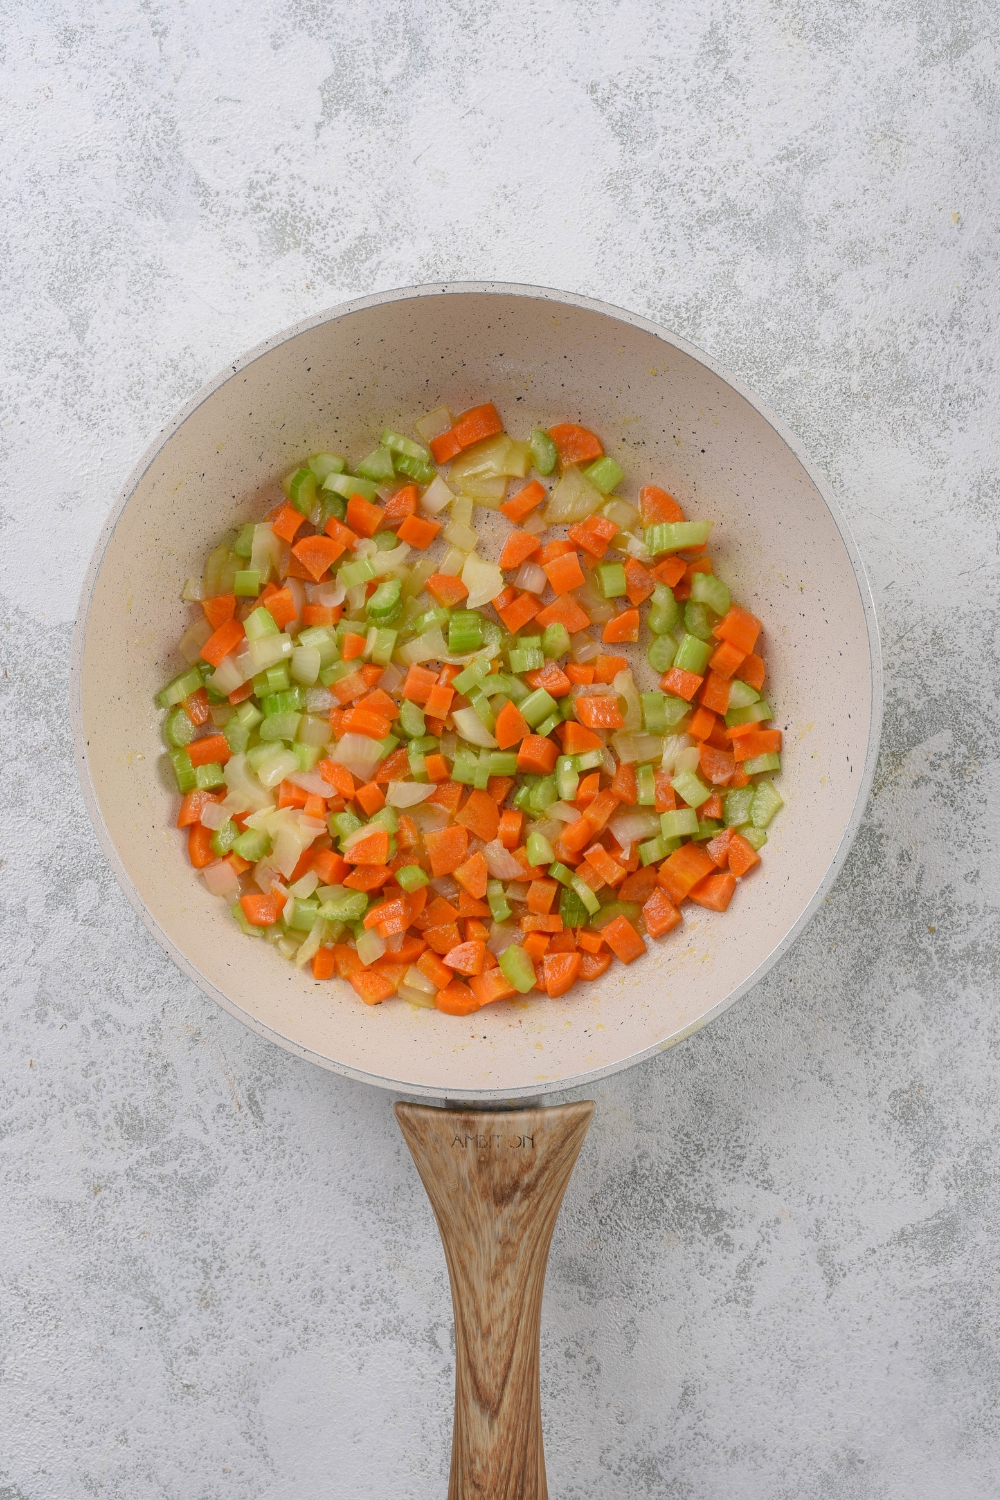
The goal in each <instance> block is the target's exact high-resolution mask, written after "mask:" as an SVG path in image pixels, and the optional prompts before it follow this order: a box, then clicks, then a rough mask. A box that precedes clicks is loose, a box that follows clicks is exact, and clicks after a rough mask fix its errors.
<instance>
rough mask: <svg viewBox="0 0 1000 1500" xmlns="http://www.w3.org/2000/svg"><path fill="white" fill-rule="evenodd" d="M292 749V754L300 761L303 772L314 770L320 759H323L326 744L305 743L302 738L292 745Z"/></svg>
mask: <svg viewBox="0 0 1000 1500" xmlns="http://www.w3.org/2000/svg"><path fill="white" fill-rule="evenodd" d="M291 750H292V754H293V755H294V756H295V759H296V760H297V761H298V763H299V770H300V771H302V772H306V771H311V770H313V769H314V767H315V765H316V762H317V761H318V760H321V759H322V757H323V755H324V754H325V747H324V746H322V745H304V744H303V743H302V741H301V740H299V741H297V743H296V744H294V745H292V747H291Z"/></svg>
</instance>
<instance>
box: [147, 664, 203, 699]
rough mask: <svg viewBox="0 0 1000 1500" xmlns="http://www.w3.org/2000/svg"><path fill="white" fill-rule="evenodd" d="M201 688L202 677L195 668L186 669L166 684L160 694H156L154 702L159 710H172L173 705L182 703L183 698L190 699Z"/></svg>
mask: <svg viewBox="0 0 1000 1500" xmlns="http://www.w3.org/2000/svg"><path fill="white" fill-rule="evenodd" d="M201 686H202V676H201V673H200V672H199V671H198V668H197V667H188V669H187V671H186V672H182V673H181V674H180V676H179V677H175V678H174V679H173V681H171V682H168V683H167V685H166V687H165V688H164V689H163V690H162V692H159V693H157V695H156V701H157V703H158V704H159V705H160V707H161V708H173V706H174V704H175V703H182V702H183V701H184V699H185V698H190V696H191V694H192V693H196V692H197V691H198V689H199V688H200V687H201Z"/></svg>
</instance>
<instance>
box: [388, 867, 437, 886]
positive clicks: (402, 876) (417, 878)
mask: <svg viewBox="0 0 1000 1500" xmlns="http://www.w3.org/2000/svg"><path fill="white" fill-rule="evenodd" d="M429 880H430V876H429V875H428V874H427V873H426V872H425V871H424V870H422V869H421V868H420V866H419V865H404V866H403V868H402V869H401V870H397V871H396V883H397V884H398V885H401V886H402V888H403V890H404V891H416V890H419V889H420V887H421V886H422V885H426V884H427V883H428V881H429Z"/></svg>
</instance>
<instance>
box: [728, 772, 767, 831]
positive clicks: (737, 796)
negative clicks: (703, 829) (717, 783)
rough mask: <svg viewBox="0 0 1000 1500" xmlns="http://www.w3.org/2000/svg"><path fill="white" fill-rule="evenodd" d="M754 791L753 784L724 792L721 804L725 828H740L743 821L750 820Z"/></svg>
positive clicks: (747, 821) (755, 789)
mask: <svg viewBox="0 0 1000 1500" xmlns="http://www.w3.org/2000/svg"><path fill="white" fill-rule="evenodd" d="M762 785H763V783H762ZM756 791H757V788H756V787H755V786H739V787H734V788H733V790H732V791H731V792H727V793H726V795H725V796H724V797H723V799H722V805H723V807H724V809H725V821H726V827H727V828H742V827H743V825H744V823H749V822H750V819H751V816H752V808H753V799H754V795H755V793H756Z"/></svg>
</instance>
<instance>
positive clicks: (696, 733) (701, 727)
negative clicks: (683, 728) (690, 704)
mask: <svg viewBox="0 0 1000 1500" xmlns="http://www.w3.org/2000/svg"><path fill="white" fill-rule="evenodd" d="M717 723H718V720H717V719H716V717H715V714H714V713H712V710H711V709H710V708H705V707H704V705H702V706H701V707H700V708H698V709H696V710H695V712H694V714H693V715H692V717H691V723H690V724H689V725H688V734H689V735H690V736H691V738H692V739H693V740H707V739H708V737H709V735H710V734H711V733H712V730H713V729H714V728H715V726H716V724H717Z"/></svg>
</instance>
